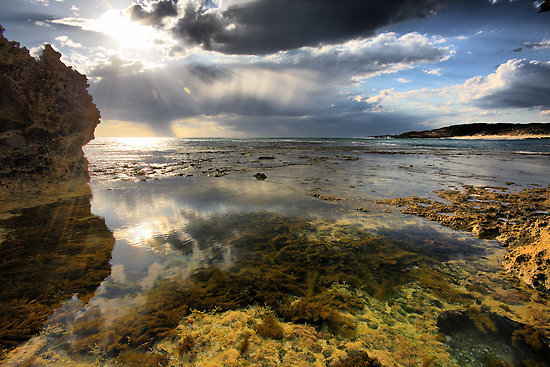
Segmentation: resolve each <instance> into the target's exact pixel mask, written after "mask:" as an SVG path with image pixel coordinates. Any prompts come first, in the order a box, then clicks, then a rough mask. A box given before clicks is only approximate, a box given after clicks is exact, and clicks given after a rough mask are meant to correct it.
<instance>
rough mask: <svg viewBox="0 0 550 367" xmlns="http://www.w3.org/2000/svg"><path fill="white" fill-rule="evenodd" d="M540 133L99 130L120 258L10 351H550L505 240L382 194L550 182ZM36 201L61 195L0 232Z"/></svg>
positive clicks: (97, 190) (94, 170)
mask: <svg viewBox="0 0 550 367" xmlns="http://www.w3.org/2000/svg"><path fill="white" fill-rule="evenodd" d="M535 143H536V144H539V143H540V142H538V141H537V142H531V143H529V142H521V143H517V144H515V145H514V144H513V143H510V142H503V143H502V145H500V146H499V145H498V144H497V143H495V142H485V143H476V142H466V143H465V142H463V141H457V142H454V141H453V142H452V143H448V142H447V141H432V140H430V141H425V142H422V141H389V140H359V139H355V140H353V139H349V140H341V139H336V140H273V139H269V140H256V139H252V140H223V139H222V140H219V139H216V140H207V139H203V140H200V139H195V140H186V139H179V140H178V139H164V140H158V139H152V140H143V139H138V140H109V139H103V140H97V141H94V142H92V144H90V145H89V146H87V147H86V153H87V156H88V159H89V161H90V172H91V176H92V181H91V189H92V193H93V198H92V200H91V213H93V215H95V216H98V217H100V218H103V219H104V221H105V225H106V226H107V227H108V229H109V230H110V231H111V232H112V235H113V237H114V239H115V240H116V242H115V244H114V248H113V249H112V252H111V259H110V262H109V263H110V274H109V273H108V274H109V275H107V276H103V280H102V281H100V284H99V285H98V286H97V289H96V290H95V292H93V295H91V296H86V297H84V295H83V292H82V291H73V292H74V293H75V295H74V297H72V298H71V299H68V298H67V297H65V298H63V299H61V300H59V301H57V302H58V303H59V302H64V305H63V306H62V307H60V308H58V309H57V310H56V311H55V312H54V313H53V314H51V315H50V316H49V317H48V321H47V322H46V323H45V325H44V327H43V330H42V332H41V333H40V334H39V335H38V336H36V337H35V338H33V339H32V340H30V341H29V342H28V343H26V344H23V345H20V346H19V347H18V348H17V349H15V350H14V351H12V352H11V353H10V355H9V356H8V357H7V359H6V360H5V361H4V362H5V363H7V365H10V364H13V365H17V364H18V363H23V362H25V361H27V362H29V361H30V363H31V365H32V363H34V364H35V365H91V364H94V363H95V364H97V363H99V364H101V365H115V364H116V363H118V364H119V365H120V364H122V365H133V363H138V364H137V365H139V363H141V364H142V365H143V364H145V365H147V364H149V365H153V364H157V363H158V364H166V363H168V365H197V366H198V365H200V366H204V365H221V364H222V362H221V361H223V363H224V364H225V365H247V364H248V365H289V366H290V365H308V366H309V365H323V366H324V365H338V363H345V362H346V361H347V360H351V358H354V357H357V358H359V357H360V356H363V354H361V353H363V352H367V353H368V355H370V356H371V357H376V358H378V360H379V361H380V362H381V363H382V364H383V365H385V366H392V365H398V366H410V365H426V366H427V365H432V366H456V365H459V366H490V365H506V364H504V363H508V364H509V365H520V364H521V363H525V361H526V360H535V361H538V363H539V364H538V365H546V363H547V361H548V360H549V359H547V357H548V355H549V354H548V345H547V342H546V341H545V339H544V338H547V337H548V336H549V335H550V329H549V326H548V325H550V312H549V303H548V298H547V295H545V294H541V293H539V292H537V291H534V290H532V289H529V288H528V287H527V286H525V285H523V284H521V283H520V282H519V281H516V280H515V279H513V278H511V277H509V276H507V275H506V274H503V273H502V272H500V261H501V260H502V256H503V253H504V250H503V249H502V247H501V246H500V245H499V244H498V243H497V242H495V241H482V240H479V239H476V238H474V237H473V236H471V235H470V234H466V233H462V232H456V231H453V230H450V229H448V228H445V227H442V226H440V225H438V224H435V223H431V222H428V221H426V220H423V219H421V218H417V217H413V216H406V215H404V214H401V213H398V212H396V211H394V210H391V209H389V208H388V207H386V206H383V205H378V204H375V203H374V202H373V199H378V198H387V197H397V196H400V197H403V196H410V195H418V196H426V197H437V196H435V195H434V194H433V193H432V191H433V190H436V189H441V188H448V187H449V186H450V187H456V188H460V187H461V186H460V185H461V184H474V185H476V184H482V185H493V186H507V187H508V188H510V189H511V190H519V189H522V188H525V187H531V186H533V185H535V184H538V185H548V183H549V182H548V180H549V178H548V177H547V175H546V174H545V172H548V168H550V167H548V166H549V165H550V162H548V159H547V156H545V155H542V154H524V153H522V154H518V153H517V151H522V152H528V151H539V150H540V151H542V152H545V151H547V150H545V149H546V148H545V147H546V146H547V145H548V144H547V143H546V141H543V142H542V144H543V148H540V146H538V145H536V144H535ZM487 144H492V145H490V150H487V149H488V148H487ZM544 144H546V145H544ZM259 158H261V159H259ZM256 172H263V173H265V174H266V175H267V179H266V180H265V181H259V180H256V179H254V178H253V177H252V175H253V174H254V173H256ZM512 182H513V183H512ZM313 194H318V195H313ZM319 195H321V196H319ZM323 197H324V198H327V199H330V200H322V198H323ZM357 209H361V210H357ZM40 210H42V212H45V213H56V212H58V211H59V208H56V207H55V206H49V207H44V208H41V209H39V208H34V209H30V210H28V209H27V212H24V211H19V212H17V211H16V212H14V214H15V216H13V217H10V218H8V219H5V220H3V221H2V222H1V226H2V228H7V230H8V232H7V233H8V234H7V235H4V237H5V236H7V238H8V239H9V238H10V234H9V233H10V231H11V232H13V231H17V230H21V229H23V228H25V227H24V225H25V223H28V221H29V220H30V221H31V222H32V220H33V219H32V213H33V212H39V211H40ZM26 213H28V214H26ZM91 213H88V214H86V213H85V212H84V213H79V214H78V215H76V219H77V220H78V218H80V220H78V221H79V222H82V221H84V223H85V220H86V219H85V218H88V217H90V216H91V215H92V214H91ZM25 215H27V217H26V216H25ZM45 217H47V215H45ZM24 218H27V219H25V220H23V219H24ZM29 218H30V219H29ZM8 221H9V222H8ZM62 222H63V221H62ZM56 225H59V223H56ZM61 225H63V224H62V223H61ZM51 226H52V223H51V222H48V221H46V222H45V223H42V224H40V223H37V227H38V228H42V229H43V230H44V231H46V232H47V230H48V228H51ZM62 233H65V232H62ZM97 235H99V232H98V233H97ZM32 236H34V238H36V239H37V241H39V239H40V238H42V237H43V234H41V233H40V232H39V231H38V233H35V234H32ZM57 241H58V242H59V243H70V242H71V241H72V240H71V239H66V238H64V237H62V238H58V239H57ZM64 241H65V242H64ZM88 241H91V239H88ZM3 244H4V243H2V245H3ZM59 248H60V249H61V253H63V254H64V253H65V252H67V251H66V250H65V249H64V248H65V247H63V246H59ZM50 251H52V252H55V250H52V249H50ZM24 256H28V255H21V257H22V258H21V261H25V258H24ZM36 266H38V265H36ZM5 268H6V267H5V266H4V267H2V268H0V272H1V271H4V270H3V269H5ZM90 269H91V268H90ZM37 271H38V272H39V271H40V269H37ZM49 271H52V270H49ZM53 271H54V272H55V270H53ZM85 277H86V276H85ZM68 292H71V291H70V289H69V290H67V291H65V293H68ZM76 292H78V293H79V294H78V295H76ZM6 297H7V296H6ZM41 297H43V296H36V298H37V299H38V300H37V301H36V302H38V303H40V298H41ZM54 309H55V308H54ZM270 314H271V315H274V316H275V318H274V319H272V318H271V319H270V318H269V317H268V316H267V315H270ZM449 320H450V321H449ZM262 325H263V326H262ZM140 361H141V362H140ZM491 363H492V364H491ZM498 363H500V364H498Z"/></svg>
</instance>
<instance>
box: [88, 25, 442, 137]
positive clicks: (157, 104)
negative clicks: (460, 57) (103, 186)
mask: <svg viewBox="0 0 550 367" xmlns="http://www.w3.org/2000/svg"><path fill="white" fill-rule="evenodd" d="M437 42H438V40H437V39H435V40H434V39H431V38H428V37H426V36H423V35H419V34H416V33H410V34H406V35H403V36H401V37H397V35H396V34H394V33H384V34H381V35H378V36H377V37H374V38H372V39H369V40H358V41H350V42H348V43H346V44H343V45H336V46H325V47H323V48H322V49H318V48H303V49H300V50H296V51H290V52H283V53H280V54H278V55H277V57H276V58H274V59H272V60H271V61H267V60H264V61H261V62H256V63H228V64H219V63H218V64H209V65H204V64H192V65H181V66H178V67H176V66H167V67H165V68H162V69H155V70H145V71H143V72H138V71H139V66H140V65H137V64H135V63H130V62H125V61H123V60H121V59H120V58H117V57H114V58H111V60H109V62H107V63H101V64H98V65H97V67H96V68H95V69H93V70H91V72H90V74H89V75H91V76H97V77H103V79H101V80H100V81H97V82H95V83H94V84H93V85H92V88H91V92H92V94H93V96H94V101H95V102H96V103H97V104H98V107H99V108H100V109H101V111H102V116H103V117H104V118H105V119H114V120H127V121H139V122H144V123H147V124H148V125H149V126H150V127H151V128H152V129H153V130H155V131H157V133H158V131H162V132H163V133H164V132H166V131H167V129H168V128H169V127H170V125H171V121H176V120H181V119H186V118H193V117H199V118H204V117H208V118H220V119H222V120H223V121H229V122H227V124H230V126H233V127H235V126H237V125H239V126H241V125H242V124H244V122H239V123H237V122H238V121H271V120H277V121H287V123H285V124H283V125H280V126H281V129H282V128H283V127H285V128H289V129H290V130H288V131H289V134H290V132H296V133H297V134H298V133H299V132H300V131H302V129H305V127H304V126H310V125H308V124H309V123H310V122H312V121H318V122H319V123H321V122H323V123H324V124H326V126H325V125H323V124H320V125H319V126H318V129H317V130H316V131H318V132H319V133H320V134H321V133H322V134H324V135H331V134H332V131H333V127H332V125H330V124H329V121H332V120H334V121H339V123H340V124H341V125H340V127H342V126H349V127H350V130H341V131H340V132H339V134H340V135H353V134H355V133H354V132H353V131H354V130H351V126H363V125H361V124H365V123H367V122H368V121H370V122H369V124H371V125H372V124H375V123H376V121H380V116H382V115H381V114H376V113H374V112H375V110H376V107H375V106H373V105H371V104H369V103H367V102H365V101H364V100H362V99H356V98H355V95H352V94H350V93H349V92H345V93H344V92H342V90H341V89H342V88H345V87H349V83H350V82H352V80H360V79H361V78H363V77H365V76H367V77H371V76H374V75H380V74H381V73H385V72H395V71H398V70H404V69H408V68H410V67H413V66H415V65H417V64H420V63H431V62H438V61H441V60H443V59H445V58H447V57H448V56H449V55H450V54H451V51H450V50H449V49H448V48H446V47H442V46H438V43H437ZM220 116H224V117H223V118H221V117H220ZM234 116H238V118H233V117H234ZM264 119H265V120H264ZM407 121H409V120H407ZM411 121H412V120H411ZM360 122H361V124H360ZM280 123H281V124H282V122H280ZM224 124H225V122H224ZM346 124H347V125H346ZM367 125H368V124H367ZM228 126H229V125H228ZM242 126H244V125H242ZM261 126H263V123H260V124H259V125H258V129H259V128H260V127H261ZM311 126H313V125H311ZM380 126H384V125H383V124H382V125H380ZM291 127H294V128H293V129H291ZM235 128H236V127H235ZM325 128H326V129H327V130H326V131H325ZM365 129H366V127H365ZM365 129H363V130H360V131H362V132H363V131H366V130H365ZM386 129H389V126H386ZM253 130H254V129H253ZM306 130H307V129H306ZM306 130H304V131H306ZM243 131H244V130H243ZM266 131H267V130H266ZM270 131H271V130H270ZM358 131H359V130H358ZM273 132H274V134H275V130H273ZM329 132H330V133H329ZM380 133H381V134H383V133H389V132H387V131H386V132H380ZM258 135H262V134H260V133H258ZM275 135H276V134H275ZM287 135H288V134H287Z"/></svg>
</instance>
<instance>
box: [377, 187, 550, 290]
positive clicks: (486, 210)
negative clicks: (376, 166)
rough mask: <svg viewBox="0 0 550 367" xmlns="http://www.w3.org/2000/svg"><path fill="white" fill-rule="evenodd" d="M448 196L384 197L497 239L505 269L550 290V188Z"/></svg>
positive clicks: (476, 189)
mask: <svg viewBox="0 0 550 367" xmlns="http://www.w3.org/2000/svg"><path fill="white" fill-rule="evenodd" d="M437 195H438V196H439V197H440V198H441V199H443V201H436V200H430V199H427V198H421V197H415V196H413V197H408V198H398V199H389V200H379V201H377V202H378V203H380V204H388V205H393V206H396V207H399V208H400V209H401V211H402V212H403V213H406V214H413V215H417V216H420V217H424V218H427V219H429V220H431V221H435V222H438V223H441V224H442V225H444V226H447V227H450V228H453V229H456V230H461V231H468V232H471V233H472V234H473V235H475V236H476V237H478V238H482V239H496V240H498V241H499V242H500V243H501V244H502V245H503V246H504V247H506V249H507V251H506V255H505V257H504V261H503V269H504V270H505V271H507V272H511V273H513V274H515V275H516V276H518V277H519V278H520V279H521V280H523V281H524V282H526V283H527V284H529V285H531V286H532V287H534V288H537V289H541V290H544V291H550V222H549V218H550V217H549V212H550V187H546V188H544V187H540V188H533V189H525V190H523V191H519V192H515V193H511V192H509V189H508V188H507V187H474V186H466V185H465V186H464V191H459V190H441V191H437Z"/></svg>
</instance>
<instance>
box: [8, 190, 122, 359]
mask: <svg viewBox="0 0 550 367" xmlns="http://www.w3.org/2000/svg"><path fill="white" fill-rule="evenodd" d="M12 214H13V215H12V216H9V217H7V218H6V219H2V220H0V226H1V227H5V228H9V229H10V231H9V232H7V233H6V234H5V238H4V241H3V242H2V243H1V246H0V259H1V261H0V284H2V285H3V286H2V287H1V288H0V351H2V350H3V351H6V350H9V349H11V348H14V347H16V346H17V345H18V344H19V343H21V342H24V341H26V340H28V339H29V338H30V337H31V336H33V335H35V334H37V333H38V332H39V331H40V330H41V329H42V327H43V325H44V322H45V321H46V320H47V318H48V317H49V316H50V315H51V314H52V313H53V312H54V310H55V309H57V308H58V307H59V306H60V305H61V303H62V302H64V301H66V300H68V299H70V298H71V297H73V295H74V294H78V297H79V298H80V300H82V301H83V302H87V301H88V300H89V298H90V297H91V296H92V295H93V294H94V291H95V290H96V288H97V287H98V286H99V284H100V283H101V281H102V280H103V279H104V278H105V277H107V276H108V275H109V274H110V265H109V260H110V258H111V251H112V249H113V246H114V242H115V240H114V238H113V236H112V234H111V232H110V231H109V229H108V228H107V226H106V225H105V221H104V220H103V219H101V218H99V217H97V216H95V215H92V214H91V212H90V195H84V196H80V197H74V198H70V199H64V200H60V201H58V202H54V203H51V204H47V205H42V206H37V207H31V208H25V209H21V210H14V211H12Z"/></svg>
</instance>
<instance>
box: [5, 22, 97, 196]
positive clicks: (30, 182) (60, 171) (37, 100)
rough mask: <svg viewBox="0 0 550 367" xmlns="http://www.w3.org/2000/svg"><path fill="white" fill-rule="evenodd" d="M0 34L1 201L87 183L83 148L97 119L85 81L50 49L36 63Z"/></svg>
mask: <svg viewBox="0 0 550 367" xmlns="http://www.w3.org/2000/svg"><path fill="white" fill-rule="evenodd" d="M3 32H4V28H2V27H1V26H0V34H1V35H0V198H6V197H7V196H9V195H10V194H12V193H25V192H38V191H44V190H49V189H52V188H54V187H56V186H70V184H71V183H73V182H74V183H75V184H78V183H82V182H87V181H88V180H89V176H88V162H87V160H86V158H85V157H84V154H83V152H82V146H83V145H84V144H86V143H87V142H89V141H90V140H91V139H93V137H94V135H93V132H94V129H95V127H96V126H97V124H98V123H99V117H100V115H99V111H98V110H97V108H96V106H95V104H94V103H93V101H92V97H91V96H90V95H89V94H88V92H87V88H88V86H89V85H88V83H87V79H86V76H84V75H82V74H80V73H79V72H77V71H76V70H73V69H72V68H70V67H67V66H66V65H65V64H63V63H62V62H61V61H60V58H61V54H60V53H59V52H56V51H55V50H54V49H53V48H52V47H51V46H50V45H46V47H45V49H44V51H43V53H42V56H40V59H39V60H35V59H34V58H33V57H31V56H30V55H29V51H28V50H27V49H26V48H24V47H23V48H21V47H19V43H17V42H13V41H12V42H10V41H8V40H7V39H6V38H5V37H4V36H3ZM61 184H62V185H61Z"/></svg>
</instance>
